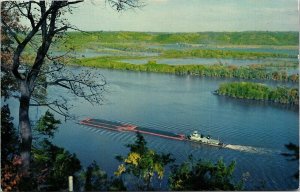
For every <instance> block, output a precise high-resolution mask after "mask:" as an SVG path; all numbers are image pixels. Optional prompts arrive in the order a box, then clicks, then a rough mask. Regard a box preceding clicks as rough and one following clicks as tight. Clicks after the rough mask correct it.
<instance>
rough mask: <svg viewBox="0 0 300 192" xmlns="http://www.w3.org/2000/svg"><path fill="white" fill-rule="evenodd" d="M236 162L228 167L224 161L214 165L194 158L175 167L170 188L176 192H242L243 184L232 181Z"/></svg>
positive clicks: (170, 180) (170, 179) (172, 170)
mask: <svg viewBox="0 0 300 192" xmlns="http://www.w3.org/2000/svg"><path fill="white" fill-rule="evenodd" d="M234 168H235V162H231V163H230V164H229V165H228V166H226V165H225V163H224V162H223V160H219V161H218V162H217V163H215V164H213V163H212V162H210V161H202V160H200V159H199V160H197V161H195V160H194V159H193V157H192V156H190V157H189V160H188V161H186V162H184V163H182V164H181V165H174V166H173V167H172V169H171V175H170V177H169V187H170V189H171V190H176V191H200V190H218V191H220V190H241V189H242V185H241V183H238V184H236V183H234V182H233V181H232V179H233V177H232V173H233V171H234Z"/></svg>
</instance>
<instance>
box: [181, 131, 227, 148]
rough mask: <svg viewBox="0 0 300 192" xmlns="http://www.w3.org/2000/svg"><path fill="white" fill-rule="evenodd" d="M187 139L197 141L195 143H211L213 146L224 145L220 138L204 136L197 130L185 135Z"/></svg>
mask: <svg viewBox="0 0 300 192" xmlns="http://www.w3.org/2000/svg"><path fill="white" fill-rule="evenodd" d="M187 139H188V140H190V141H193V142H197V143H203V144H207V145H213V146H218V147H224V146H225V145H224V143H222V142H221V141H220V140H217V139H212V138H211V137H210V136H209V135H208V136H204V135H202V134H200V133H198V131H194V132H193V133H192V134H190V135H188V136H187Z"/></svg>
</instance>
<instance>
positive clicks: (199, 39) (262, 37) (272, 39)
mask: <svg viewBox="0 0 300 192" xmlns="http://www.w3.org/2000/svg"><path fill="white" fill-rule="evenodd" d="M68 35H69V40H71V41H73V40H77V41H78V40H79V39H80V40H81V41H84V42H91V41H96V42H99V41H100V42H101V43H137V42H139V43H141V42H143V43H160V44H172V43H188V44H215V45H274V46H296V45H298V44H299V33H298V32H268V31H266V32H262V31H249V32H198V33H159V32H157V33H155V32H124V31H119V32H87V33H81V32H68Z"/></svg>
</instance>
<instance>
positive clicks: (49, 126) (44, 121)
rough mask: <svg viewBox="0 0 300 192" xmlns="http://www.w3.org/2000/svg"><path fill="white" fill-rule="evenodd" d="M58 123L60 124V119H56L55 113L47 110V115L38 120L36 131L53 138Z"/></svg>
mask: <svg viewBox="0 0 300 192" xmlns="http://www.w3.org/2000/svg"><path fill="white" fill-rule="evenodd" d="M58 124H60V120H57V119H55V118H54V115H53V114H52V113H50V112H49V110H47V111H46V113H45V115H43V116H42V117H41V118H40V119H39V120H38V121H37V125H36V131H37V132H38V133H39V134H42V135H44V136H49V137H51V138H53V137H54V133H55V131H56V130H57V128H58Z"/></svg>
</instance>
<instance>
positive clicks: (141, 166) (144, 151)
mask: <svg viewBox="0 0 300 192" xmlns="http://www.w3.org/2000/svg"><path fill="white" fill-rule="evenodd" d="M136 137H137V138H136V141H135V143H133V144H129V145H127V147H128V148H129V149H130V152H129V153H128V155H127V156H126V157H122V156H118V157H117V159H118V160H119V161H120V162H122V164H120V165H119V167H118V170H117V171H116V172H115V175H116V176H122V175H124V174H127V175H130V176H133V177H134V178H133V180H131V182H136V184H135V185H136V186H137V189H138V190H153V189H154V188H153V186H151V184H152V182H153V178H155V177H156V178H157V179H159V180H161V179H162V178H163V176H164V172H165V166H166V165H168V164H169V163H171V162H173V161H174V159H172V158H171V155H170V154H158V153H156V152H155V151H154V150H151V149H149V148H148V147H147V142H146V141H145V139H144V137H143V136H142V135H141V134H140V133H137V136H136ZM134 180H135V181H134Z"/></svg>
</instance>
